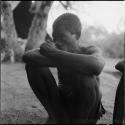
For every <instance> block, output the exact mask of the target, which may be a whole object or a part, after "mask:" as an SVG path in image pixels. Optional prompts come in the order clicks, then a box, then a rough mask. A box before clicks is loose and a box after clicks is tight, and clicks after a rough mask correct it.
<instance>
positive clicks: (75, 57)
mask: <svg viewBox="0 0 125 125" xmlns="http://www.w3.org/2000/svg"><path fill="white" fill-rule="evenodd" d="M44 55H45V56H46V57H48V58H50V59H51V60H53V61H54V62H56V63H58V64H60V66H63V67H65V68H69V69H74V70H76V71H79V72H81V73H84V74H95V75H99V74H100V72H101V71H102V69H103V67H104V64H103V61H102V62H101V61H99V60H98V59H97V58H96V57H93V56H91V55H84V54H74V53H69V52H65V51H61V50H58V49H56V50H55V51H53V52H47V53H44Z"/></svg>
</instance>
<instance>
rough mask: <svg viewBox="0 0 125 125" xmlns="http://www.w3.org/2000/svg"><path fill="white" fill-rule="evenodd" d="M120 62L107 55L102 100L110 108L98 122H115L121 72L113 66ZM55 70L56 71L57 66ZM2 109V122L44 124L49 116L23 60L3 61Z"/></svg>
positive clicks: (102, 77)
mask: <svg viewBox="0 0 125 125" xmlns="http://www.w3.org/2000/svg"><path fill="white" fill-rule="evenodd" d="M117 62H118V60H117V59H106V66H105V68H104V70H103V73H102V74H101V75H100V77H101V89H102V93H103V98H102V103H103V105H104V107H105V109H106V110H107V112H106V114H105V115H104V116H103V117H102V118H101V119H100V120H99V121H98V124H99V123H104V124H111V123H112V113H113V108H114V99H115V92H116V87H117V85H118V82H119V79H120V74H119V72H117V70H115V68H114V66H115V64H116V63H117ZM52 72H53V73H54V74H56V70H55V69H52ZM55 77H56V76H55ZM1 111H2V115H1V123H2V124H42V123H45V121H46V120H47V118H48V115H47V112H46V111H45V109H44V107H43V106H42V105H41V104H40V102H39V101H38V100H37V98H36V97H35V95H34V94H33V92H32V90H31V89H30V87H29V84H28V81H27V78H26V72H25V70H24V64H21V63H17V64H2V65H1Z"/></svg>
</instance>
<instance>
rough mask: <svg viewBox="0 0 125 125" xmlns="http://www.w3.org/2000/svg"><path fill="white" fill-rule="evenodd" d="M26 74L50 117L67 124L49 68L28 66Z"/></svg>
mask: <svg viewBox="0 0 125 125" xmlns="http://www.w3.org/2000/svg"><path fill="white" fill-rule="evenodd" d="M25 68H26V72H27V77H28V81H29V84H30V86H31V88H32V90H33V92H34V93H35V95H36V97H37V98H38V99H39V100H40V102H41V103H42V105H43V106H44V107H45V109H46V110H47V112H48V114H49V116H50V117H53V116H54V118H55V119H56V121H57V123H66V122H68V118H67V116H66V113H65V111H64V109H63V106H62V104H61V99H60V95H59V89H58V87H57V85H56V81H55V79H54V77H53V76H52V74H51V72H50V70H49V68H43V67H38V66H34V65H31V64H26V67H25Z"/></svg>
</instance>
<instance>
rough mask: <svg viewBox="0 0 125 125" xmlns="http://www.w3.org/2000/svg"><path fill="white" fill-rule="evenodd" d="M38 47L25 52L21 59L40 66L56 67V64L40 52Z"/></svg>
mask: <svg viewBox="0 0 125 125" xmlns="http://www.w3.org/2000/svg"><path fill="white" fill-rule="evenodd" d="M39 50H40V49H39V48H38V49H33V50H30V51H28V52H26V53H25V54H24V55H23V57H22V59H23V61H24V62H25V63H29V64H34V65H38V66H42V67H56V64H55V63H54V62H52V61H51V60H49V59H48V58H47V57H45V56H43V55H41V54H40V52H39Z"/></svg>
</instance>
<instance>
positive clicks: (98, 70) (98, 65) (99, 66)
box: [93, 60, 105, 76]
mask: <svg viewBox="0 0 125 125" xmlns="http://www.w3.org/2000/svg"><path fill="white" fill-rule="evenodd" d="M104 66H105V61H104V60H102V61H99V62H97V63H96V66H94V69H93V71H94V74H95V75H97V76H98V75H100V74H101V72H102V70H103V68H104Z"/></svg>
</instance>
